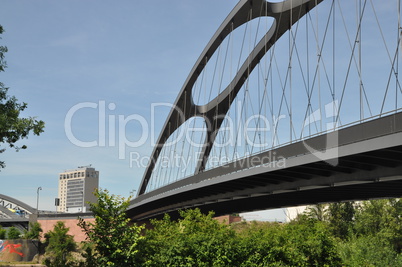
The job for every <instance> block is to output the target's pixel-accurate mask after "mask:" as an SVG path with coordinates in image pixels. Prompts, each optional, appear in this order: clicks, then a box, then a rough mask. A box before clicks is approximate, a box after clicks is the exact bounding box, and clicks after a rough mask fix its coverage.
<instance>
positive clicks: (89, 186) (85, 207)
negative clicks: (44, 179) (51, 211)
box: [57, 166, 99, 213]
mask: <svg viewBox="0 0 402 267" xmlns="http://www.w3.org/2000/svg"><path fill="white" fill-rule="evenodd" d="M98 187H99V171H97V170H95V168H92V167H91V166H82V167H78V168H77V169H72V170H66V171H64V172H62V173H60V174H59V193H58V198H59V203H58V204H59V206H58V207H57V211H58V212H69V213H70V212H71V213H73V212H86V211H89V203H88V202H96V197H95V195H94V192H95V190H96V189H97V188H98Z"/></svg>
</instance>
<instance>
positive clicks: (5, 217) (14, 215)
mask: <svg viewBox="0 0 402 267" xmlns="http://www.w3.org/2000/svg"><path fill="white" fill-rule="evenodd" d="M10 209H11V210H14V211H15V212H13V211H11V210H10ZM35 212H36V209H34V208H32V207H31V206H29V205H28V204H26V203H24V202H22V201H20V200H18V199H15V198H12V197H10V196H6V195H3V194H0V225H2V226H4V227H7V226H16V227H18V228H19V229H21V230H24V229H28V222H29V215H30V214H34V213H35Z"/></svg>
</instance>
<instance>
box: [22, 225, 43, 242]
mask: <svg viewBox="0 0 402 267" xmlns="http://www.w3.org/2000/svg"><path fill="white" fill-rule="evenodd" d="M42 231H43V230H42V228H41V227H40V223H38V222H34V223H32V222H30V223H29V231H27V232H26V233H25V235H24V238H25V239H39V238H40V236H41V234H40V233H41V232H42Z"/></svg>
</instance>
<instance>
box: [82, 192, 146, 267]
mask: <svg viewBox="0 0 402 267" xmlns="http://www.w3.org/2000/svg"><path fill="white" fill-rule="evenodd" d="M95 195H96V197H97V199H98V201H97V203H91V204H90V206H91V211H92V212H93V214H94V217H95V223H90V222H86V221H84V220H83V219H82V218H80V222H79V224H78V225H79V226H80V227H82V229H83V231H84V232H85V234H86V236H87V241H88V242H90V243H92V244H94V245H95V253H94V254H91V253H92V252H91V251H89V250H88V251H87V252H86V253H85V255H84V256H85V257H87V260H88V258H90V260H91V261H95V262H96V263H97V266H135V265H136V262H137V258H136V256H137V254H138V243H139V242H140V241H141V240H142V239H143V237H141V235H140V232H141V230H142V227H138V226H137V225H135V224H131V223H130V219H129V218H127V216H126V209H127V207H128V205H129V199H125V198H122V197H119V196H115V195H110V194H109V192H108V191H107V190H98V191H96V192H95Z"/></svg>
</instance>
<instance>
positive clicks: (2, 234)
mask: <svg viewBox="0 0 402 267" xmlns="http://www.w3.org/2000/svg"><path fill="white" fill-rule="evenodd" d="M6 233H7V231H6V229H3V228H2V227H1V225H0V240H1V239H6Z"/></svg>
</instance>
